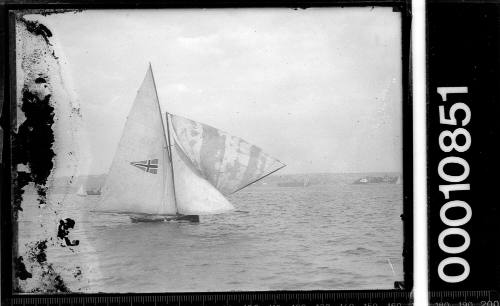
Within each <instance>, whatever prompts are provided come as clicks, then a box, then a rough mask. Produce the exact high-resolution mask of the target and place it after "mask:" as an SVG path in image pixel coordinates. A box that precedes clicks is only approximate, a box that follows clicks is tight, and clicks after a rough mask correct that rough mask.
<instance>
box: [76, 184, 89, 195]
mask: <svg viewBox="0 0 500 306" xmlns="http://www.w3.org/2000/svg"><path fill="white" fill-rule="evenodd" d="M76 195H78V196H81V197H84V196H86V195H87V193H85V191H84V190H83V185H80V188H78V191H77V192H76Z"/></svg>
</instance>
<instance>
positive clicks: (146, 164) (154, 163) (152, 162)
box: [130, 159, 158, 174]
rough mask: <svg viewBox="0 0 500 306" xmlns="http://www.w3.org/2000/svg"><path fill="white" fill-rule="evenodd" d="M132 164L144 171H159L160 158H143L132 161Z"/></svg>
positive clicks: (154, 172)
mask: <svg viewBox="0 0 500 306" xmlns="http://www.w3.org/2000/svg"><path fill="white" fill-rule="evenodd" d="M130 164H131V165H132V166H134V167H137V168H139V169H141V170H142V171H146V172H149V173H152V174H156V173H158V159H148V160H141V161H138V162H131V163H130Z"/></svg>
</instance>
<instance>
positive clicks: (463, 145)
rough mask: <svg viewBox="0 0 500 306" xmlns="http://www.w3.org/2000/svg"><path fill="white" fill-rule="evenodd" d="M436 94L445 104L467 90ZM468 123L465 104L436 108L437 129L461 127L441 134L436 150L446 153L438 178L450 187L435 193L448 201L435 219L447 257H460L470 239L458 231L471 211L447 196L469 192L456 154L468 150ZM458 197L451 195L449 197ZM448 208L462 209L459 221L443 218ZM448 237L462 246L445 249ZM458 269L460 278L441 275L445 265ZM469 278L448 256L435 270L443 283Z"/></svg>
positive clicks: (466, 269) (465, 170)
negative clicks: (458, 238)
mask: <svg viewBox="0 0 500 306" xmlns="http://www.w3.org/2000/svg"><path fill="white" fill-rule="evenodd" d="M437 92H438V93H439V95H441V99H442V102H447V95H448V94H467V93H468V88H467V87H438V88H437ZM458 111H461V112H463V114H464V117H463V119H462V120H460V121H459V120H458V119H457V118H456V114H457V112H458ZM470 119H471V111H470V108H469V107H468V106H467V104H465V103H463V102H456V103H453V104H452V105H451V106H450V105H439V123H440V124H441V126H443V128H445V127H444V125H449V126H457V125H458V126H461V127H456V128H455V129H454V130H452V131H450V130H442V131H441V133H440V134H439V148H440V149H441V151H443V152H444V153H450V156H447V157H445V158H443V159H441V161H440V162H439V165H438V174H439V177H440V178H441V179H442V180H443V181H445V182H446V183H451V184H441V185H439V191H440V192H442V193H443V196H444V199H445V200H449V201H448V202H446V203H445V204H444V205H443V206H442V207H441V209H440V212H439V216H440V219H441V221H442V222H443V224H444V225H446V226H448V228H446V229H444V230H443V231H442V232H441V233H440V234H439V236H438V244H439V248H440V249H441V250H442V251H443V252H445V253H446V254H447V255H449V254H452V255H456V254H460V253H463V252H464V251H465V250H467V248H468V247H469V245H470V236H469V234H468V233H467V231H465V230H464V229H462V228H460V227H462V226H464V225H465V224H466V223H467V222H469V220H470V219H471V216H472V209H471V207H470V205H469V204H468V203H467V202H465V201H462V200H457V199H454V200H450V194H452V192H457V191H468V190H470V183H464V181H465V180H466V179H467V178H468V176H469V173H470V165H469V163H468V162H467V161H466V160H465V159H464V158H462V157H460V156H454V155H460V153H464V152H466V151H467V150H469V148H470V146H471V135H470V133H469V131H467V129H466V128H465V127H466V126H467V124H468V123H469V122H470ZM459 138H463V139H464V140H463V141H460V144H459V142H458V139H459ZM446 166H458V167H459V168H460V169H461V170H460V171H459V174H457V173H453V174H449V173H447V171H445V167H446ZM457 194H458V195H460V193H453V197H455V196H456V195H457ZM452 208H455V209H460V208H461V209H463V210H464V211H465V215H464V216H463V217H461V218H459V219H450V218H448V217H447V212H448V211H449V210H451V209H452ZM451 235H458V236H461V237H462V238H463V243H462V244H461V245H459V246H448V245H447V244H446V243H445V241H444V240H445V238H446V237H448V236H451ZM453 264H455V265H460V266H462V268H463V272H462V273H461V274H460V275H448V274H446V273H445V271H444V269H445V267H446V266H448V265H453ZM469 274H470V266H469V263H468V262H467V260H466V259H464V258H462V257H459V256H449V257H446V258H444V259H443V260H442V261H441V262H440V263H439V266H438V275H439V278H441V280H443V281H445V282H447V283H459V282H462V281H464V280H465V279H466V278H467V277H468V276H469Z"/></svg>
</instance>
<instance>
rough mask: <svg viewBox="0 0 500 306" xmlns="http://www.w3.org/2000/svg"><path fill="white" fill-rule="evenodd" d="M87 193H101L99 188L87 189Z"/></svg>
mask: <svg viewBox="0 0 500 306" xmlns="http://www.w3.org/2000/svg"><path fill="white" fill-rule="evenodd" d="M87 194H88V195H101V188H96V189H89V190H87Z"/></svg>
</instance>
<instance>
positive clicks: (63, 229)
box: [57, 218, 80, 246]
mask: <svg viewBox="0 0 500 306" xmlns="http://www.w3.org/2000/svg"><path fill="white" fill-rule="evenodd" d="M74 227H75V220H73V219H71V218H66V219H64V220H59V227H58V229H57V238H60V239H62V240H64V242H65V243H66V245H67V246H76V245H78V244H80V241H78V240H73V241H71V240H69V238H68V235H69V230H70V229H72V228H74Z"/></svg>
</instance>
